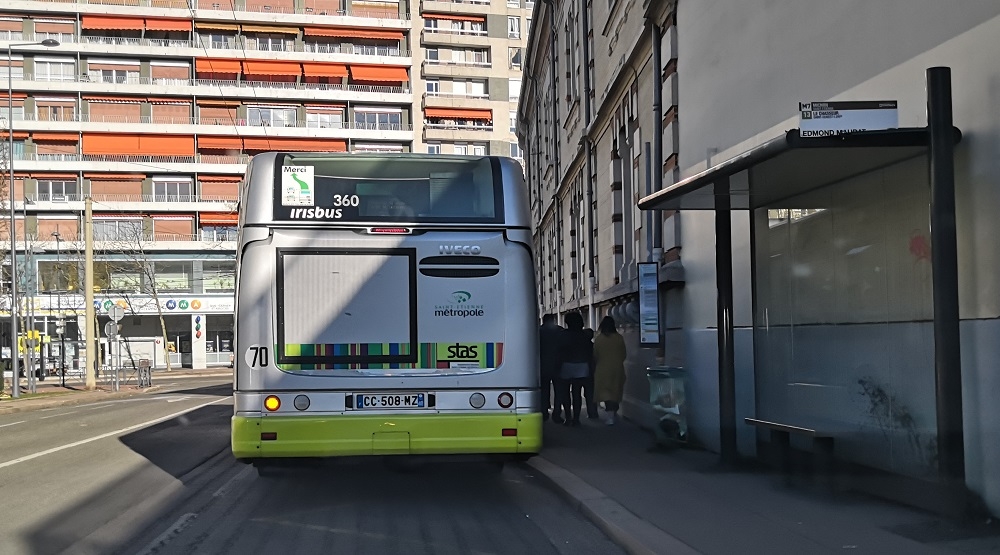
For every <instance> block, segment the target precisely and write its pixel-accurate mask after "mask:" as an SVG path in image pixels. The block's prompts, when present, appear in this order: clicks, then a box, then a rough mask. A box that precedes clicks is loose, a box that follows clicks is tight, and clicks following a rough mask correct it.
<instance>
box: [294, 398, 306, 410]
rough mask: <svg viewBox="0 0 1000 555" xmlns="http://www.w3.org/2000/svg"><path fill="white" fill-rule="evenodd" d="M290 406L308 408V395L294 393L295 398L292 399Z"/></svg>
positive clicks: (301, 408)
mask: <svg viewBox="0 0 1000 555" xmlns="http://www.w3.org/2000/svg"><path fill="white" fill-rule="evenodd" d="M292 406H294V407H295V408H297V409H299V410H306V409H307V408H309V397H307V396H305V395H296V396H295V399H293V400H292Z"/></svg>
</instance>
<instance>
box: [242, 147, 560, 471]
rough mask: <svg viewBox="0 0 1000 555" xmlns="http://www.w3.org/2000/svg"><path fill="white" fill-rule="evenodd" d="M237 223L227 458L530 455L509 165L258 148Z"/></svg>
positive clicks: (521, 291)
mask: <svg viewBox="0 0 1000 555" xmlns="http://www.w3.org/2000/svg"><path fill="white" fill-rule="evenodd" d="M240 218H241V227H240V249H239V253H238V255H237V257H238V260H237V299H236V310H237V314H236V353H237V354H236V361H235V370H234V374H235V382H234V398H235V414H234V417H233V420H232V449H233V453H234V455H235V456H236V458H238V459H241V460H244V461H246V462H254V461H255V462H262V461H267V460H269V459H295V458H314V457H337V456H358V455H490V456H499V457H500V458H507V457H516V458H523V457H527V456H530V455H533V454H536V453H537V452H538V451H539V449H540V448H541V433H542V432H541V425H542V424H541V423H542V421H541V407H540V405H541V398H540V393H539V375H538V343H537V342H538V339H537V308H536V306H537V305H536V296H535V283H534V270H533V262H532V253H531V246H530V245H531V236H530V226H529V223H528V218H529V215H528V208H527V200H526V192H525V187H524V183H523V177H522V173H521V169H520V167H519V166H518V165H517V163H516V162H514V161H513V160H511V159H506V158H498V157H449V156H440V155H416V154H410V155H405V154H404V155H392V154H390V155H357V154H355V155H345V154H313V153H310V154H305V153H303V154H285V153H269V154H265V155H259V156H256V157H254V159H253V161H252V162H251V167H250V169H249V170H248V178H247V182H246V183H245V184H244V190H243V192H242V194H241V215H240Z"/></svg>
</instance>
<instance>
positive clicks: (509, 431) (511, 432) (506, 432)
mask: <svg viewBox="0 0 1000 555" xmlns="http://www.w3.org/2000/svg"><path fill="white" fill-rule="evenodd" d="M500 435H502V436H503V437H512V436H516V435H517V428H504V429H502V430H500Z"/></svg>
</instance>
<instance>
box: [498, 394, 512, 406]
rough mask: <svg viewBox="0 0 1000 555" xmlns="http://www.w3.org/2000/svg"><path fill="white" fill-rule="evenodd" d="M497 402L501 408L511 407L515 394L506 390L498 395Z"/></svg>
mask: <svg viewBox="0 0 1000 555" xmlns="http://www.w3.org/2000/svg"><path fill="white" fill-rule="evenodd" d="M497 403H499V404H500V407H501V408H505V409H509V408H510V406H511V405H513V404H514V396H513V395H511V394H510V393H507V392H506V391H504V392H503V393H501V394H500V396H499V397H497Z"/></svg>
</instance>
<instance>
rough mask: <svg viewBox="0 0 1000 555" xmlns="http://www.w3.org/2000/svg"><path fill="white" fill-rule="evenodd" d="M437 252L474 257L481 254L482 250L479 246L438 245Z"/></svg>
mask: <svg viewBox="0 0 1000 555" xmlns="http://www.w3.org/2000/svg"><path fill="white" fill-rule="evenodd" d="M438 252H439V253H441V254H470V255H475V254H479V253H481V252H483V249H482V247H480V246H479V245H440V246H439V247H438Z"/></svg>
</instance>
